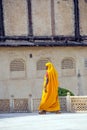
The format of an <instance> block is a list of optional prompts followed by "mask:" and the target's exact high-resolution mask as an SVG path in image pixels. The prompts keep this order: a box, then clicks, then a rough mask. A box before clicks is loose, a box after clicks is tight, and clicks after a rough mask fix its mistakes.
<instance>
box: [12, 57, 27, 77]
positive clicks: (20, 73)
mask: <svg viewBox="0 0 87 130" xmlns="http://www.w3.org/2000/svg"><path fill="white" fill-rule="evenodd" d="M10 74H11V78H23V77H25V61H24V60H23V59H19V58H18V59H14V60H12V61H11V63H10Z"/></svg>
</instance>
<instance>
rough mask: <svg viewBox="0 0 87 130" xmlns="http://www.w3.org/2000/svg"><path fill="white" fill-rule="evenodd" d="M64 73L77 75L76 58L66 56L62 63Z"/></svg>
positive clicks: (64, 74) (65, 74)
mask: <svg viewBox="0 0 87 130" xmlns="http://www.w3.org/2000/svg"><path fill="white" fill-rule="evenodd" d="M61 69H62V75H63V76H73V75H75V60H74V59H73V58H64V59H63V60H62V63H61Z"/></svg>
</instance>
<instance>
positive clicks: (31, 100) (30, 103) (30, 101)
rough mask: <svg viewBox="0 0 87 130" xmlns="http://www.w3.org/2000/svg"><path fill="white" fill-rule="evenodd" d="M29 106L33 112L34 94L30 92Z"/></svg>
mask: <svg viewBox="0 0 87 130" xmlns="http://www.w3.org/2000/svg"><path fill="white" fill-rule="evenodd" d="M28 108H29V111H30V112H33V99H32V94H29V101H28Z"/></svg>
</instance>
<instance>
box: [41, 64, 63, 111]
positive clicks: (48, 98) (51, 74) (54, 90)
mask: <svg viewBox="0 0 87 130" xmlns="http://www.w3.org/2000/svg"><path fill="white" fill-rule="evenodd" d="M46 66H47V67H48V69H47V74H48V84H47V86H46V87H47V92H45V91H44V88H43V92H42V98H41V102H40V105H39V108H38V109H39V111H41V110H45V111H50V112H52V111H59V110H60V103H59V99H58V86H59V82H58V74H57V71H56V70H55V68H54V66H53V64H52V63H51V62H48V63H46ZM45 84H46V75H45V76H44V86H45Z"/></svg>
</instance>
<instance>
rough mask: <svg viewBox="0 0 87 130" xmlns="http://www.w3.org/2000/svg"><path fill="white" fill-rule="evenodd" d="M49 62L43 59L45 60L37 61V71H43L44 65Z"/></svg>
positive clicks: (47, 59)
mask: <svg viewBox="0 0 87 130" xmlns="http://www.w3.org/2000/svg"><path fill="white" fill-rule="evenodd" d="M48 61H50V59H49V58H45V59H40V60H38V61H37V70H45V69H46V67H45V64H46V63H47V62H48Z"/></svg>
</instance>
